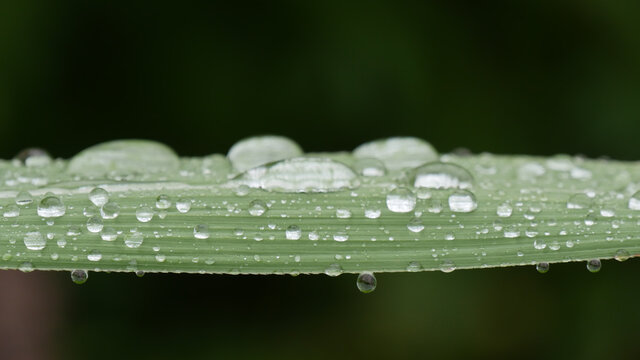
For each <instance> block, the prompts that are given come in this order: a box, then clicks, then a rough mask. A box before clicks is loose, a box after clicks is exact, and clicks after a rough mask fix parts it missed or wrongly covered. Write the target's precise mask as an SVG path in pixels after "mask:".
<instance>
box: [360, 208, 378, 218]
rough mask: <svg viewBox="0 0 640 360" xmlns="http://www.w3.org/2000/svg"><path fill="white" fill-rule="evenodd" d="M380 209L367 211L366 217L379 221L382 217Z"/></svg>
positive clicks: (365, 211) (365, 212)
mask: <svg viewBox="0 0 640 360" xmlns="http://www.w3.org/2000/svg"><path fill="white" fill-rule="evenodd" d="M380 214H381V211H380V209H365V210H364V216H365V217H366V218H368V219H377V218H379V217H380Z"/></svg>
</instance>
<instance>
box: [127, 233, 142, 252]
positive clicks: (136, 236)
mask: <svg viewBox="0 0 640 360" xmlns="http://www.w3.org/2000/svg"><path fill="white" fill-rule="evenodd" d="M143 241H144V236H143V235H142V233H139V232H137V231H134V232H132V233H130V234H127V235H125V237H124V244H125V245H127V247H129V248H132V249H135V248H137V247H140V245H142V242H143Z"/></svg>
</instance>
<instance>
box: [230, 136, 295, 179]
mask: <svg viewBox="0 0 640 360" xmlns="http://www.w3.org/2000/svg"><path fill="white" fill-rule="evenodd" d="M301 155H302V149H301V148H300V146H299V145H298V144H296V143H295V142H294V141H293V140H291V139H288V138H286V137H282V136H256V137H251V138H247V139H243V140H240V141H238V142H237V143H235V144H234V145H233V146H232V147H231V148H230V149H229V153H228V154H227V157H228V158H229V161H231V164H232V165H233V167H234V168H235V169H236V170H238V171H241V172H242V171H246V170H249V169H252V168H255V167H257V166H260V165H264V164H267V163H271V162H274V161H278V160H284V159H288V158H293V157H297V156H301Z"/></svg>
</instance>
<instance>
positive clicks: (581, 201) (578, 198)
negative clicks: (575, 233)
mask: <svg viewBox="0 0 640 360" xmlns="http://www.w3.org/2000/svg"><path fill="white" fill-rule="evenodd" d="M592 204H593V199H591V198H590V197H588V196H587V195H586V194H583V193H578V194H574V195H572V196H571V197H569V200H567V209H588V208H589V207H591V205H592Z"/></svg>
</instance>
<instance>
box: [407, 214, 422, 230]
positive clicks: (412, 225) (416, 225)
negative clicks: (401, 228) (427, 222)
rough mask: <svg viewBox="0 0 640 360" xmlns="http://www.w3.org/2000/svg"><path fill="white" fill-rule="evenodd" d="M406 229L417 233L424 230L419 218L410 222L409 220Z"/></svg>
mask: <svg viewBox="0 0 640 360" xmlns="http://www.w3.org/2000/svg"><path fill="white" fill-rule="evenodd" d="M407 229H409V231H411V232H414V233H419V232H421V231H422V230H424V224H423V223H422V220H421V219H420V218H419V217H414V218H412V219H411V220H409V223H408V224H407Z"/></svg>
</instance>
